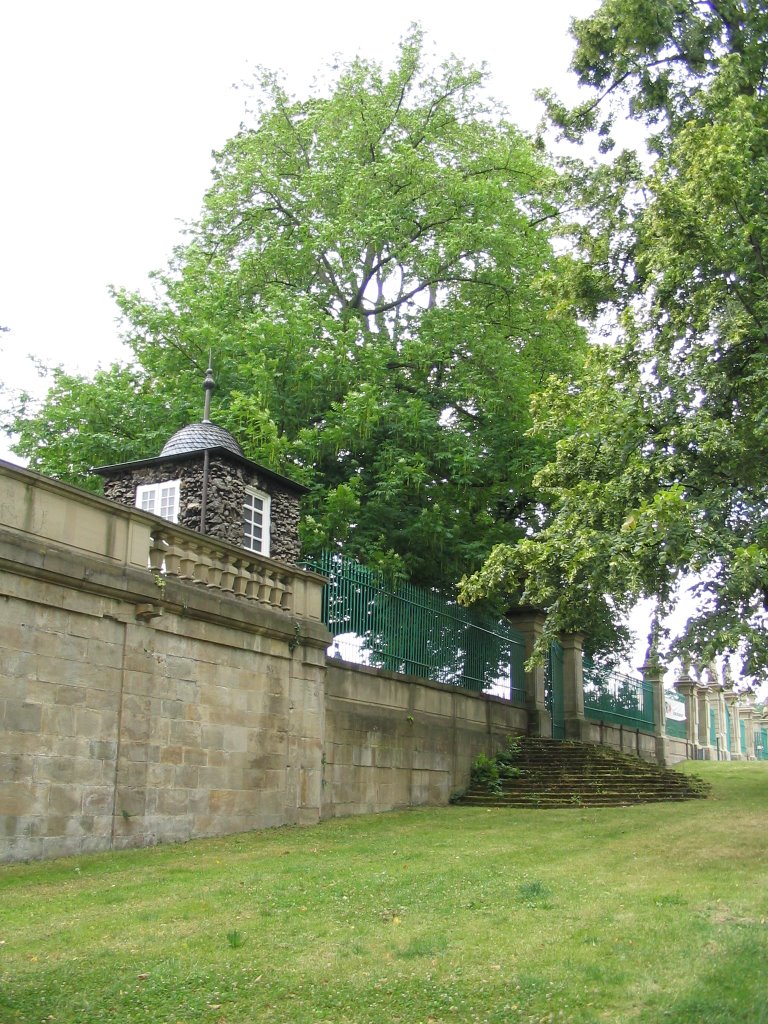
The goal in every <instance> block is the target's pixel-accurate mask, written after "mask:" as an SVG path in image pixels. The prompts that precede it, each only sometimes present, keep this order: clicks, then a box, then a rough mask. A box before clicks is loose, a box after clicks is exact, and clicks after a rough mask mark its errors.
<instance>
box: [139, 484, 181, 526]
mask: <svg viewBox="0 0 768 1024" xmlns="http://www.w3.org/2000/svg"><path fill="white" fill-rule="evenodd" d="M164 492H165V493H164ZM180 493H181V480H161V481H159V482H158V483H156V484H139V486H138V487H137V488H136V508H139V509H141V510H142V511H143V512H151V513H152V515H155V516H160V518H161V519H167V520H168V522H169V523H178V521H179V495H180ZM169 494H170V495H172V496H173V503H172V506H171V514H170V515H168V503H167V501H166V502H164V500H163V499H164V498H165V499H167V497H168V495H169ZM164 504H165V506H166V511H165V512H163V511H161V509H162V508H163V505H164Z"/></svg>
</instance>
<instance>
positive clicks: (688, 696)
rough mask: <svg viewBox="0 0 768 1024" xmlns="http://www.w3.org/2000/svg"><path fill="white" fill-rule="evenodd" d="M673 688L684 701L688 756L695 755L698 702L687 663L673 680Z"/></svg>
mask: <svg viewBox="0 0 768 1024" xmlns="http://www.w3.org/2000/svg"><path fill="white" fill-rule="evenodd" d="M675 689H676V690H677V692H678V693H679V694H680V696H681V697H682V698H683V700H684V701H685V739H686V742H687V744H688V747H689V751H688V755H689V757H692V758H695V757H696V750H697V747H698V743H699V740H698V736H699V704H698V700H697V699H696V681H695V680H694V679H692V678H691V669H690V666H689V665H684V666H683V672H682V675H680V676H678V678H677V679H676V680H675Z"/></svg>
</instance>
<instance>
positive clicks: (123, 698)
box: [0, 464, 525, 861]
mask: <svg viewBox="0 0 768 1024" xmlns="http://www.w3.org/2000/svg"><path fill="white" fill-rule="evenodd" d="M164 478H167V477H164ZM156 522H157V520H156V519H155V517H153V516H149V515H147V514H146V513H143V512H140V511H138V510H136V509H134V508H132V507H126V508H122V507H120V506H116V505H115V504H114V503H113V502H110V501H106V500H104V499H103V498H100V497H97V496H95V495H92V494H89V493H86V492H83V491H78V490H76V489H75V488H72V487H67V486H66V485H63V484H58V483H56V482H54V481H50V480H45V479H44V478H42V477H40V476H39V475H38V474H35V473H31V472H28V471H26V470H21V469H16V468H13V467H10V466H8V465H7V464H0V733H2V741H1V742H0V860H6V861H13V860H22V859H27V858H38V857H55V856H62V855H67V854H78V853H84V852H89V851H98V850H108V849H120V848H125V847H133V846H146V845H150V844H153V843H157V842H168V841H178V840H185V839H190V838H193V837H201V836H213V835H223V834H227V833H232V832H238V831H245V830H248V829H255V828H265V827H269V826H274V825H282V824H292V823H296V824H308V823H312V822H316V821H318V820H320V819H321V818H325V817H331V816H334V815H343V814H354V813H364V812H371V811H384V810H390V809H394V808H398V807H406V806H412V805H426V804H442V803H445V802H446V801H447V799H448V797H449V795H450V793H451V792H452V791H454V790H456V789H458V788H461V787H463V786H465V785H466V784H467V781H468V777H469V768H470V765H471V762H472V759H473V758H474V757H475V756H476V755H477V754H478V753H480V752H481V751H483V752H487V753H491V752H493V750H494V749H498V748H500V747H501V746H502V745H503V744H504V742H505V738H506V736H508V735H511V734H515V733H518V732H521V731H523V729H524V725H523V722H524V719H525V711H524V710H523V709H521V708H517V707H514V706H512V705H510V704H508V703H507V702H505V701H501V700H498V699H495V698H488V697H486V696H484V695H479V694H473V693H467V692H464V691H455V690H446V688H444V687H440V686H439V685H438V684H435V683H430V682H427V681H425V680H417V679H411V678H408V677H403V676H395V675H392V674H390V673H385V672H381V671H378V670H374V669H365V668H360V669H357V668H355V667H354V666H348V665H344V666H340V665H338V664H337V663H332V664H329V663H328V662H327V659H326V654H325V650H326V647H327V645H328V643H329V640H330V636H329V634H328V632H327V630H326V628H325V627H324V626H323V624H322V622H321V621H320V594H321V587H322V580H321V579H320V578H319V577H317V576H315V575H314V574H312V573H305V572H302V571H301V570H298V569H290V568H285V569H283V570H281V571H282V574H283V575H285V576H286V577H290V580H291V600H292V602H293V603H292V604H291V606H290V608H287V609H286V610H280V609H275V608H273V607H269V606H265V604H264V603H263V602H262V601H261V599H260V598H259V597H258V594H254V596H253V597H252V598H251V597H248V596H247V595H241V596H234V595H233V594H227V593H224V592H222V591H216V590H215V589H212V588H211V586H210V585H206V584H204V583H203V582H202V581H201V582H198V583H197V584H195V583H194V582H191V581H190V582H185V581H183V580H180V579H174V578H168V577H161V576H159V575H153V573H152V572H150V571H149V569H148V551H149V548H150V545H151V536H152V534H153V532H154V529H155V525H156ZM173 529H174V530H175V532H176V534H177V535H179V536H180V537H183V536H184V534H186V533H187V531H186V530H184V529H183V528H178V527H174V528H173ZM189 537H190V538H191V540H192V541H194V542H197V541H198V537H197V536H196V535H193V534H191V533H190V534H189ZM212 543H215V542H212ZM221 548H222V551H221V552H220V554H221V556H222V557H223V556H225V555H226V554H228V553H229V552H230V551H231V549H230V548H229V547H228V546H227V545H223V544H222V545H221ZM263 561H264V562H267V561H268V560H266V559H264V560H263Z"/></svg>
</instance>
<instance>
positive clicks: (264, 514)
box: [243, 487, 269, 555]
mask: <svg viewBox="0 0 768 1024" xmlns="http://www.w3.org/2000/svg"><path fill="white" fill-rule="evenodd" d="M243 547H244V548H248V550H249V551H255V552H256V553H257V554H259V555H268V554H269V495H268V494H265V493H264V492H263V491H257V490H256V489H255V488H254V487H246V489H245V506H244V508H243Z"/></svg>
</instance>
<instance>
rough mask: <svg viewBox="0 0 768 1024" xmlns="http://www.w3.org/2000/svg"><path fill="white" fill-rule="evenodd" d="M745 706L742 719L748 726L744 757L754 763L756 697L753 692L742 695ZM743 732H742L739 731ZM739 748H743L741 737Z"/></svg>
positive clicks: (749, 691)
mask: <svg viewBox="0 0 768 1024" xmlns="http://www.w3.org/2000/svg"><path fill="white" fill-rule="evenodd" d="M742 700H743V701H744V704H743V705H742V708H741V718H742V721H743V722H744V723H745V725H746V729H745V732H746V740H747V752H746V754H743V755H742V757H743V758H744V760H746V761H754V760H756V758H755V695H754V693H753V692H752V691H751V690H747V691H746V693H743V694H742ZM739 731H741V730H739ZM739 747H741V736H739Z"/></svg>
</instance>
